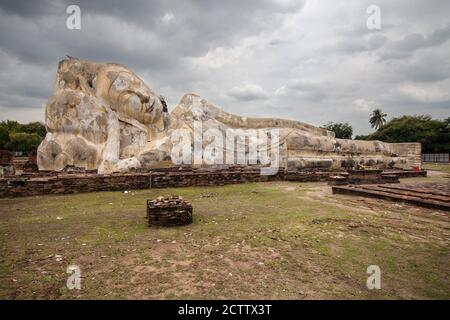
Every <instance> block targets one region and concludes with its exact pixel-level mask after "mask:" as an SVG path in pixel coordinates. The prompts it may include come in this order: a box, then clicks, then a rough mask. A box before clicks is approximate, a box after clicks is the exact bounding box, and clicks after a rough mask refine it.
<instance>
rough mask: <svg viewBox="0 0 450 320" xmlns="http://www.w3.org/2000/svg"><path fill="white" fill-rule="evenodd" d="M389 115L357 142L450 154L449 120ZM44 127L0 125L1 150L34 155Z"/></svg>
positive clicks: (337, 126) (376, 119)
mask: <svg viewBox="0 0 450 320" xmlns="http://www.w3.org/2000/svg"><path fill="white" fill-rule="evenodd" d="M386 117H387V114H385V113H383V112H382V111H381V110H380V109H375V110H373V112H372V114H371V115H370V117H369V123H370V125H371V127H372V128H373V129H375V131H374V132H373V133H371V134H368V135H357V136H355V138H354V139H355V140H380V141H384V142H421V143H422V152H423V153H447V152H450V117H449V118H447V119H444V120H437V119H432V118H431V117H430V116H428V115H416V116H402V117H396V118H393V119H391V120H390V121H387V120H386ZM322 127H323V128H325V129H328V130H330V131H333V132H334V133H335V136H336V138H341V139H352V137H353V128H352V126H351V125H350V124H349V123H348V122H345V123H334V122H329V123H327V124H326V125H324V126H322ZM45 134H46V130H45V126H44V124H42V123H41V122H31V123H28V124H21V123H19V122H17V121H11V120H6V121H1V122H0V149H6V150H10V151H18V152H24V153H28V152H33V151H36V150H37V147H38V146H39V144H40V143H41V141H42V140H43V139H44V137H45Z"/></svg>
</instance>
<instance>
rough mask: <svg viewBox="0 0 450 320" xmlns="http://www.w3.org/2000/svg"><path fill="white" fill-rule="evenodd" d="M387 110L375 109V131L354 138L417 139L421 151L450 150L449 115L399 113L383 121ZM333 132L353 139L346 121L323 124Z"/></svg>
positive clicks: (371, 123)
mask: <svg viewBox="0 0 450 320" xmlns="http://www.w3.org/2000/svg"><path fill="white" fill-rule="evenodd" d="M386 117H387V114H385V113H383V112H382V111H381V110H380V109H375V110H373V111H372V114H371V115H370V117H369V123H370V125H371V127H372V128H373V129H375V131H374V132H373V133H370V134H368V135H357V136H355V138H354V139H355V140H380V141H384V142H391V143H393V142H420V143H422V152H423V153H448V152H450V117H449V118H447V119H444V120H437V119H432V118H431V117H430V116H428V115H415V116H401V117H396V118H392V119H391V120H390V121H386ZM323 128H326V129H328V130H330V131H333V132H334V133H335V136H336V138H341V139H352V136H353V128H352V126H351V125H350V124H349V123H347V122H346V123H333V122H329V123H327V124H326V125H324V126H323Z"/></svg>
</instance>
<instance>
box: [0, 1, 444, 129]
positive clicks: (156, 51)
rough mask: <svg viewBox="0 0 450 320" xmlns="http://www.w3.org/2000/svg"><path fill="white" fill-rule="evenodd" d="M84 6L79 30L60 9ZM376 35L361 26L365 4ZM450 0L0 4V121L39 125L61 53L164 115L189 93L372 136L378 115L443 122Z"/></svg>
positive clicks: (241, 109) (240, 109)
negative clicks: (157, 104) (121, 81)
mask: <svg viewBox="0 0 450 320" xmlns="http://www.w3.org/2000/svg"><path fill="white" fill-rule="evenodd" d="M70 4H77V5H79V7H80V8H81V30H69V29H67V27H66V20H67V17H68V14H66V8H67V6H68V5H70ZM372 4H373V5H377V6H378V7H379V8H380V9H381V30H369V29H368V27H367V25H366V21H367V19H368V18H369V16H370V14H368V13H367V12H366V9H367V7H368V6H369V5H372ZM449 12H450V1H448V0H433V1H430V0H423V1H419V0H386V1H384V0H383V1H381V0H371V1H365V0H345V1H336V0H329V1H327V0H320V1H319V0H305V1H301V0H297V1H295V0H272V1H269V0H262V1H261V0H260V1H256V0H255V1H253V0H246V1H244V0H238V1H234V0H230V1H223V0H208V1H207V0H198V1H195V0H179V1H167V0H164V1H149V0H138V1H133V0H128V1H122V0H112V1H111V0H110V1H88V0H86V1H75V0H72V1H52V0H48V1H25V0H13V1H8V0H2V1H1V2H0V120H5V119H15V120H19V121H22V122H28V121H35V120H39V121H42V120H44V105H45V102H46V100H47V99H48V97H49V96H50V95H51V94H52V91H53V83H54V78H55V72H56V66H57V63H58V61H59V60H60V59H62V58H64V57H65V56H66V55H71V56H75V57H79V58H82V59H89V60H95V61H112V62H119V63H122V64H125V65H127V66H128V67H130V68H131V69H133V71H135V72H136V73H137V74H138V75H139V76H140V77H141V78H142V79H144V81H145V82H146V83H147V84H148V85H149V86H150V87H152V88H153V89H154V90H155V91H156V92H158V93H159V94H162V95H164V96H165V97H166V100H167V101H168V103H169V109H170V108H172V107H173V106H174V105H176V103H177V102H178V100H179V99H180V97H181V96H182V94H183V93H185V92H195V93H198V94H200V95H201V96H202V97H204V98H206V99H207V100H209V101H210V102H212V103H213V104H216V105H218V106H220V107H222V108H223V109H225V110H226V111H229V112H233V113H236V114H240V115H244V116H257V117H282V118H288V119H296V120H300V121H304V122H308V123H311V124H315V125H323V124H325V123H327V122H328V121H334V122H345V121H347V122H350V123H351V124H352V125H353V127H354V131H355V133H357V134H360V133H367V132H370V127H369V125H368V121H367V119H368V117H369V114H370V112H371V110H373V109H374V108H381V109H382V110H383V111H384V112H385V113H387V114H388V116H389V118H392V117H395V116H398V115H403V114H429V115H431V116H433V117H435V118H441V119H442V118H446V117H448V116H450V90H449V89H450V17H449V15H448V14H449Z"/></svg>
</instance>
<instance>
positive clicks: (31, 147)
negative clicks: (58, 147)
mask: <svg viewBox="0 0 450 320" xmlns="http://www.w3.org/2000/svg"><path fill="white" fill-rule="evenodd" d="M45 134H46V130H45V126H44V124H42V123H40V122H31V123H27V124H22V123H19V122H17V121H11V120H6V121H2V122H0V149H3V150H9V151H16V152H23V153H29V152H34V151H36V150H37V148H38V146H39V144H40V143H41V141H42V140H43V139H44V137H45Z"/></svg>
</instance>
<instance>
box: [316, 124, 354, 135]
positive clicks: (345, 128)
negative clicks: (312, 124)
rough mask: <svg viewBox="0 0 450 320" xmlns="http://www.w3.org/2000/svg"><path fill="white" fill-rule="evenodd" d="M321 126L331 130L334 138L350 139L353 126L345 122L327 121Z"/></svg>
mask: <svg viewBox="0 0 450 320" xmlns="http://www.w3.org/2000/svg"><path fill="white" fill-rule="evenodd" d="M323 128H325V129H327V130H330V131H333V132H334V134H335V136H336V138H339V139H351V138H352V135H353V128H352V126H351V125H350V124H348V123H347V122H346V123H333V122H328V123H327V124H326V125H324V126H323Z"/></svg>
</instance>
